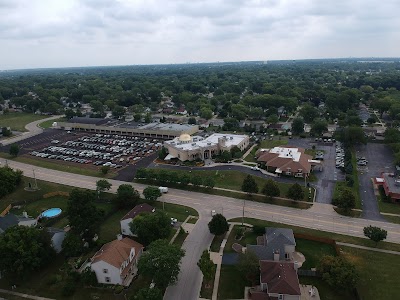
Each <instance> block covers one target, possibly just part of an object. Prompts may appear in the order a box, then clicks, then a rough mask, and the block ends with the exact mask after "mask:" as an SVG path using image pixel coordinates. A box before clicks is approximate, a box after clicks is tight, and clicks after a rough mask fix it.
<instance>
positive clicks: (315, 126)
mask: <svg viewBox="0 0 400 300" xmlns="http://www.w3.org/2000/svg"><path fill="white" fill-rule="evenodd" d="M327 130H328V123H327V122H326V120H325V119H316V120H315V121H314V122H313V123H312V125H311V133H312V134H314V135H316V136H318V135H322V133H324V132H325V131H327Z"/></svg>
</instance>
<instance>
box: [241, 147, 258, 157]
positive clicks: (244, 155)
mask: <svg viewBox="0 0 400 300" xmlns="http://www.w3.org/2000/svg"><path fill="white" fill-rule="evenodd" d="M256 146H257V144H254V145H253V146H251V147H250V149H249V150H247V151H246V153H245V154H243V156H242V159H243V160H245V158H246V157H247V155H249V154H250V152H251V150H253V148H254V147H256Z"/></svg>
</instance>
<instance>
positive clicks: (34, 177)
mask: <svg viewBox="0 0 400 300" xmlns="http://www.w3.org/2000/svg"><path fill="white" fill-rule="evenodd" d="M32 172H33V179H34V180H35V189H38V186H37V181H36V175H35V169H33V168H32Z"/></svg>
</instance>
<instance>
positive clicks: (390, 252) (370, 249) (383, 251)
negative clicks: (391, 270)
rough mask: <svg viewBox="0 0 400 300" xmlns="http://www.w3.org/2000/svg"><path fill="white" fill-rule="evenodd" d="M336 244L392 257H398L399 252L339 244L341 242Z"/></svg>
mask: <svg viewBox="0 0 400 300" xmlns="http://www.w3.org/2000/svg"><path fill="white" fill-rule="evenodd" d="M336 244H337V245H340V246H346V247H352V248H358V249H363V250H369V251H375V252H381V253H387V254H394V255H400V252H397V251H392V250H385V249H377V248H371V247H365V246H360V245H354V244H348V243H341V242H336Z"/></svg>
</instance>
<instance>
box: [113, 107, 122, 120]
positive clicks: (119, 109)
mask: <svg viewBox="0 0 400 300" xmlns="http://www.w3.org/2000/svg"><path fill="white" fill-rule="evenodd" d="M124 114H125V108H124V107H122V106H120V105H116V106H115V107H114V108H113V110H112V115H113V117H114V118H117V119H118V118H120V117H122V116H123V115H124Z"/></svg>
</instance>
